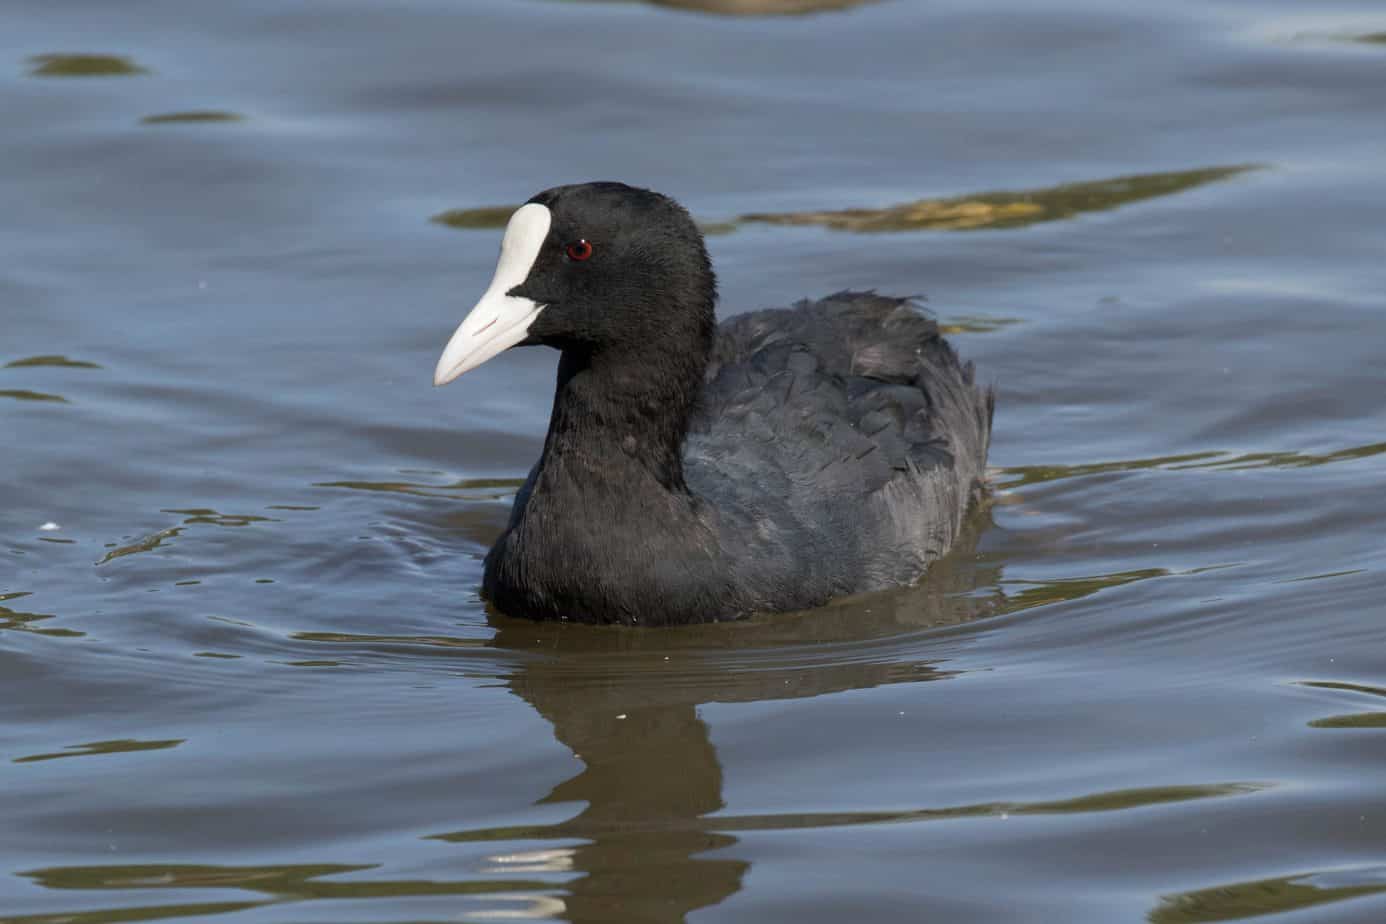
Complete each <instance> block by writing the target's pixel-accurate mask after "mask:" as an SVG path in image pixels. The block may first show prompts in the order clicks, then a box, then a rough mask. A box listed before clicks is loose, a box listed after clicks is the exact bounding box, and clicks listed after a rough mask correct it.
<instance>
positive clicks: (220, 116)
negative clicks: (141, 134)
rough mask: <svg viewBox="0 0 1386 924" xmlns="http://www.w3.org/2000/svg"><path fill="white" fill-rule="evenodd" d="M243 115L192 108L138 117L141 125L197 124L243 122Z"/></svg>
mask: <svg viewBox="0 0 1386 924" xmlns="http://www.w3.org/2000/svg"><path fill="white" fill-rule="evenodd" d="M244 121H245V116H243V115H241V114H239V113H236V112H225V111H222V110H220V109H193V110H189V111H188V112H165V113H160V114H159V115H150V116H145V117H144V118H142V119H140V124H141V125H184V124H198V123H204V122H244Z"/></svg>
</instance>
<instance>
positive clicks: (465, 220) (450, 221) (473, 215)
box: [429, 205, 516, 231]
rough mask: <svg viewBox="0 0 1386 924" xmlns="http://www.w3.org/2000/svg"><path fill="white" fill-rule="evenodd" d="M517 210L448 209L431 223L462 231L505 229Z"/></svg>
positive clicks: (506, 207) (500, 207)
mask: <svg viewBox="0 0 1386 924" xmlns="http://www.w3.org/2000/svg"><path fill="white" fill-rule="evenodd" d="M515 208H516V206H513V205H487V206H482V207H480V208H474V209H448V210H447V211H446V212H439V213H438V214H437V215H434V216H433V217H432V218H430V219H429V221H431V222H433V223H435V224H440V225H446V226H447V227H449V228H458V229H460V230H462V231H480V230H485V229H491V228H504V227H505V223H506V222H508V221H509V220H510V216H511V215H513V214H514V213H515Z"/></svg>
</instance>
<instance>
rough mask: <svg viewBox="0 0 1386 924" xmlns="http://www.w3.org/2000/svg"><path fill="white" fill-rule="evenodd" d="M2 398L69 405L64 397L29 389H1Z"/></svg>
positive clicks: (0, 395)
mask: <svg viewBox="0 0 1386 924" xmlns="http://www.w3.org/2000/svg"><path fill="white" fill-rule="evenodd" d="M0 398H13V399H14V400H16V401H50V402H52V403H54V404H67V403H68V400H67V399H66V398H64V397H63V396H62V395H50V394H48V393H46V392H42V391H29V390H28V389H27V388H3V389H0Z"/></svg>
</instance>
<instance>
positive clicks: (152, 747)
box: [14, 738, 187, 764]
mask: <svg viewBox="0 0 1386 924" xmlns="http://www.w3.org/2000/svg"><path fill="white" fill-rule="evenodd" d="M186 740H187V739H186V738H168V739H166V740H163V741H139V740H136V739H134V738H118V739H116V740H113V741H92V742H89V743H87V744H74V745H71V746H69V747H66V748H64V749H63V750H61V751H54V752H53V753H51V754H33V755H30V756H28V757H16V758H15V759H14V763H17V764H32V763H37V762H39V761H43V760H59V759H61V758H64V757H88V756H91V755H93V754H128V753H131V752H133V751H163V750H166V749H168V748H175V747H177V746H178V745H180V744H182V743H183V742H184V741H186Z"/></svg>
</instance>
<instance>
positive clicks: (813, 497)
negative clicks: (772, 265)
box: [685, 292, 994, 609]
mask: <svg viewBox="0 0 1386 924" xmlns="http://www.w3.org/2000/svg"><path fill="white" fill-rule="evenodd" d="M974 379H975V377H974V371H973V367H972V365H971V364H970V363H967V364H964V363H962V362H961V361H960V360H959V359H958V356H957V354H956V353H955V352H954V350H953V348H952V347H951V346H950V345H949V344H948V343H947V342H946V341H945V340H944V339H943V337H942V336H941V335H940V333H939V330H938V325H937V324H936V323H935V322H934V321H933V320H932V319H930V318H929V317H927V316H926V315H925V314H924V313H923V312H922V311H920V310H919V309H918V308H917V307H915V305H914V304H913V303H911V302H910V301H909V300H907V299H898V298H889V297H886V296H881V295H877V294H875V293H871V292H841V293H838V294H836V295H832V296H829V297H827V298H824V299H821V300H819V301H812V302H808V301H806V302H800V303H799V304H797V305H795V306H794V307H792V308H788V309H773V310H767V311H757V312H753V313H750V314H744V315H739V316H737V317H735V318H732V319H731V320H729V321H727V322H726V323H724V324H722V325H721V327H720V328H719V329H718V336H717V339H716V342H715V344H714V347H713V354H712V359H711V362H710V363H709V365H708V370H707V378H706V388H705V391H704V394H703V402H702V406H701V408H700V411H699V413H698V414H697V416H696V418H695V420H694V423H693V426H692V430H691V432H690V434H689V438H688V443H687V451H686V457H685V472H686V476H687V478H688V482H689V487H690V488H691V489H692V490H693V491H694V493H695V494H697V495H698V496H700V497H701V498H703V500H704V502H705V503H706V504H707V505H708V506H709V508H710V510H709V513H708V515H709V518H710V519H711V520H712V521H714V523H715V524H716V525H715V528H716V530H717V532H718V533H719V534H720V535H721V536H722V538H723V546H724V551H725V552H727V553H728V554H729V557H730V558H731V559H732V561H733V568H734V569H735V571H736V572H737V573H738V576H739V580H738V582H737V586H738V587H740V588H742V589H743V591H744V595H745V597H746V599H744V600H742V601H741V605H742V606H744V607H746V608H748V609H756V608H759V607H758V605H757V604H758V600H759V599H763V600H764V601H766V602H772V601H773V602H774V603H775V604H776V605H775V606H774V607H773V608H775V609H783V608H785V607H784V605H783V603H784V601H785V599H786V598H787V597H792V598H794V599H795V600H796V601H797V605H798V606H800V607H810V606H816V605H818V604H819V603H822V602H824V601H825V600H827V599H828V598H830V597H833V596H838V595H841V594H846V593H858V592H862V591H868V590H875V589H880V588H883V587H889V586H894V585H898V584H904V583H910V582H912V581H914V580H916V579H917V578H918V577H919V576H920V574H921V573H922V572H923V571H924V569H925V567H926V566H927V565H928V563H929V562H931V561H933V560H934V559H935V558H937V557H939V556H940V555H942V554H943V553H944V552H945V551H947V549H948V547H949V546H950V545H951V544H952V542H953V539H954V537H955V536H956V535H957V533H958V531H959V529H960V528H961V525H962V520H963V517H964V515H965V513H966V512H967V509H968V507H969V505H970V504H971V503H973V502H974V501H975V500H976V499H977V498H978V497H979V496H980V495H981V493H982V490H983V478H984V473H985V468H986V455H987V447H988V443H989V440H990V434H991V417H992V408H993V404H994V396H993V394H992V393H991V391H990V390H987V389H982V388H979V387H978V386H977V385H976V384H975V380H974Z"/></svg>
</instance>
